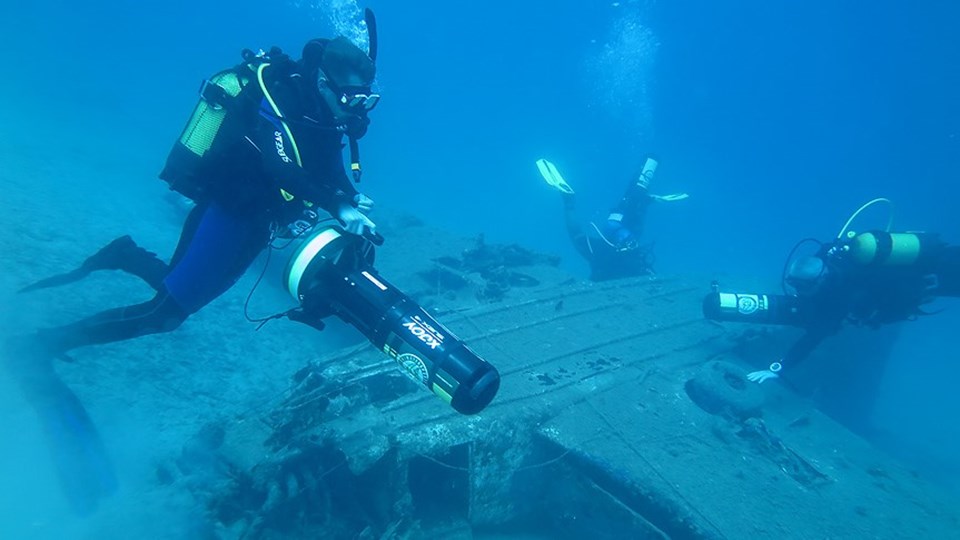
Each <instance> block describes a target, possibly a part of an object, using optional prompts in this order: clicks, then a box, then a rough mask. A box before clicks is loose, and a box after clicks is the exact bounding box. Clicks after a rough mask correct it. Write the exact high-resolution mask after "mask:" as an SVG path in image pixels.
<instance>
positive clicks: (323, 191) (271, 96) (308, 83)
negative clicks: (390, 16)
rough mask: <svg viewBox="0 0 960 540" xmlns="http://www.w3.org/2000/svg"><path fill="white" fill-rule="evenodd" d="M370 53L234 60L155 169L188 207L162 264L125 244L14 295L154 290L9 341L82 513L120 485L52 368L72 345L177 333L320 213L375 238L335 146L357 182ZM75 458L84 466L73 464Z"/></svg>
mask: <svg viewBox="0 0 960 540" xmlns="http://www.w3.org/2000/svg"><path fill="white" fill-rule="evenodd" d="M367 17H368V23H369V24H368V28H371V29H373V28H375V26H374V25H373V21H372V13H370V12H369V11H368V12H367ZM375 59H376V36H375V33H374V32H373V31H371V33H370V48H369V51H363V50H361V49H360V48H358V47H357V46H355V45H354V44H353V43H351V42H350V41H349V40H348V39H346V38H344V37H337V38H334V39H314V40H311V41H309V42H308V43H307V44H306V45H305V46H304V49H303V53H302V57H301V59H300V60H298V61H294V60H292V59H290V58H289V57H288V56H287V55H285V54H283V53H282V51H280V50H279V49H276V48H274V49H273V50H271V51H270V53H263V52H262V51H261V52H260V53H259V54H254V53H252V52H251V51H244V54H243V62H242V63H240V64H239V65H237V66H235V67H233V68H231V69H228V70H225V71H221V72H220V73H218V74H216V75H214V76H213V77H211V79H210V80H208V81H206V82H205V83H204V85H203V86H202V88H201V100H200V102H199V103H198V105H197V107H196V109H195V110H194V113H193V115H192V116H191V118H190V121H189V122H188V124H187V126H186V128H185V129H184V131H183V134H182V135H181V137H180V139H179V140H178V141H177V143H176V144H175V145H174V148H173V150H172V151H171V152H170V155H169V157H168V159H167V162H166V166H165V167H164V169H163V171H162V172H161V174H160V177H161V178H162V179H164V180H165V181H167V182H168V183H169V184H170V187H171V189H173V190H175V191H177V192H179V193H180V194H182V195H184V196H186V197H188V198H190V199H192V200H193V201H194V203H195V206H194V207H193V209H192V210H191V211H190V212H189V214H188V215H187V217H186V220H185V223H184V225H183V228H182V231H181V234H180V239H179V242H178V244H177V246H176V249H175V250H174V252H173V255H172V257H171V259H170V263H169V264H167V263H165V262H163V261H162V260H160V259H159V258H158V257H157V256H156V255H155V254H154V253H151V252H148V251H147V250H145V249H143V248H141V247H139V246H137V244H136V243H134V241H133V240H132V239H131V238H130V237H129V236H123V237H121V238H118V239H117V240H114V241H113V242H111V243H110V244H109V245H107V246H106V247H104V248H103V249H101V250H100V251H99V252H97V253H96V254H94V255H93V256H91V257H89V258H88V259H87V260H86V261H84V262H83V264H82V265H81V266H80V267H79V268H77V269H76V270H74V271H72V272H68V273H66V274H63V275H60V276H55V277H53V278H48V279H45V280H43V281H40V282H38V283H35V284H33V285H30V286H28V287H26V288H24V289H23V290H24V291H27V290H34V289H39V288H44V287H50V286H55V285H62V284H65V283H70V282H73V281H76V280H79V279H81V278H83V277H84V276H86V275H87V274H89V273H90V272H93V271H96V270H122V271H124V272H127V273H130V274H132V275H134V276H137V277H139V278H141V279H143V280H144V281H145V282H146V283H147V284H148V285H149V286H150V287H151V288H153V289H154V290H155V291H156V294H155V296H154V297H153V298H152V299H150V300H148V301H146V302H143V303H139V304H133V305H129V306H125V307H120V308H116V309H111V310H108V311H104V312H102V313H99V314H96V315H93V316H91V317H88V318H85V319H83V320H80V321H78V322H75V323H73V324H68V325H65V326H60V327H56V328H46V329H41V330H39V331H37V332H35V333H33V334H30V335H26V336H19V337H16V338H13V339H11V340H10V341H8V343H7V347H6V349H7V351H6V357H7V362H6V363H7V367H8V368H9V369H10V370H11V372H12V374H13V375H14V376H15V377H16V378H17V380H18V381H19V382H20V384H21V387H22V389H23V391H24V393H25V397H26V398H27V400H28V402H30V404H31V405H32V406H33V408H34V409H36V411H37V413H38V415H39V417H40V419H41V420H42V421H43V427H44V430H45V432H46V435H47V438H48V439H50V440H51V441H50V442H51V446H52V448H53V449H54V452H55V456H54V457H55V458H57V466H58V469H59V472H60V477H61V483H62V484H63V485H64V487H65V491H66V494H67V497H68V499H69V500H70V502H71V503H72V504H73V506H74V507H75V509H76V510H78V511H79V512H81V513H86V512H89V511H92V510H93V509H95V507H96V505H97V500H98V499H99V498H101V497H102V496H104V495H107V494H109V493H110V492H112V491H113V490H114V488H115V485H116V481H115V478H114V477H113V472H112V470H111V468H110V465H109V460H108V459H106V457H105V453H104V452H103V447H102V444H101V442H100V439H99V437H98V436H97V433H96V431H95V429H94V427H93V424H92V423H91V422H90V419H89V417H88V416H87V414H86V412H85V411H84V409H83V407H82V406H81V404H80V402H79V401H78V400H77V399H76V397H75V396H74V395H73V394H72V392H70V390H69V389H68V388H67V387H66V386H65V385H63V383H62V382H60V380H59V379H58V378H57V376H56V373H55V371H54V369H53V366H52V362H51V360H53V359H54V358H57V357H64V355H65V353H66V352H68V351H70V350H72V349H75V348H77V347H82V346H86V345H94V344H102V343H109V342H116V341H121V340H126V339H132V338H136V337H139V336H144V335H147V334H154V333H160V332H169V331H172V330H174V329H175V328H177V327H178V326H180V324H181V323H183V322H184V321H185V320H186V319H187V318H188V317H189V316H190V315H191V314H192V313H195V312H196V311H198V310H199V309H201V308H202V307H203V306H205V305H207V304H208V303H210V302H211V301H212V300H214V299H215V298H217V297H218V296H220V295H221V294H223V293H224V292H225V291H227V290H228V289H229V288H230V287H231V286H232V285H233V284H234V283H235V282H236V281H237V280H238V279H239V278H240V277H241V276H242V275H243V273H244V272H245V271H246V269H247V268H248V267H249V265H250V264H251V263H252V262H253V261H254V259H255V258H256V257H257V256H258V254H259V253H260V252H261V251H263V250H264V249H265V248H266V247H267V246H268V244H269V243H270V242H271V240H272V239H273V238H274V237H276V236H278V235H280V234H282V233H283V232H287V231H290V230H293V233H294V234H297V233H299V232H303V230H304V229H305V228H308V227H309V226H310V225H311V224H312V223H315V222H316V221H317V220H318V219H321V215H320V212H327V213H329V214H331V215H332V216H335V217H336V218H337V219H338V220H339V221H340V222H341V224H342V225H343V226H344V228H345V230H346V231H348V232H350V233H354V234H373V230H374V227H375V226H374V224H373V222H371V221H370V220H369V219H368V218H367V217H366V216H365V215H364V214H365V213H366V212H368V211H369V210H370V209H371V207H372V204H373V201H372V200H370V199H369V198H368V197H366V196H364V195H362V194H361V193H359V192H358V191H357V190H356V188H354V186H353V184H352V183H351V182H350V180H349V179H348V177H347V175H346V172H345V170H344V164H343V155H342V150H341V149H342V146H343V144H342V141H343V139H344V137H346V138H347V139H348V143H349V147H350V154H351V160H352V164H351V168H352V170H353V173H354V179H355V180H359V173H360V164H359V159H358V149H357V143H356V141H357V140H358V139H359V138H360V137H362V136H363V135H364V134H365V132H366V129H367V126H368V124H369V119H368V117H367V113H368V112H369V111H370V110H371V109H372V108H373V106H374V105H376V103H377V102H378V100H379V97H380V96H379V95H378V94H374V93H373V92H372V91H371V85H372V84H373V81H374V77H375V73H376V69H375V64H374V61H375ZM76 456H84V457H85V460H84V462H82V463H81V462H76V460H71V459H72V458H73V457H76Z"/></svg>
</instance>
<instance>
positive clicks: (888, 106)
mask: <svg viewBox="0 0 960 540" xmlns="http://www.w3.org/2000/svg"><path fill="white" fill-rule="evenodd" d="M366 6H369V7H371V8H373V9H374V10H375V12H376V13H377V17H378V21H379V26H380V33H379V39H380V57H379V59H378V66H379V74H378V82H377V86H378V89H379V90H380V92H382V94H383V96H384V98H383V101H382V103H381V105H380V106H379V107H378V109H377V110H375V111H374V113H373V124H372V126H371V130H370V133H369V135H367V137H365V138H364V140H363V141H362V142H363V146H362V150H363V157H364V164H365V170H366V172H365V178H364V180H363V184H362V189H363V190H364V191H365V192H366V193H367V194H368V195H370V196H371V197H373V198H374V199H375V200H376V201H377V202H378V203H379V204H381V205H383V206H385V207H389V208H394V209H402V210H404V211H406V212H409V213H410V214H413V215H416V216H418V217H420V218H421V219H423V220H424V221H426V222H428V223H430V224H432V225H435V226H439V227H443V228H447V229H449V230H451V231H453V232H456V233H458V234H463V235H476V234H479V233H481V232H482V233H485V234H486V236H487V238H489V239H492V240H495V241H503V242H519V243H522V244H524V245H526V246H529V247H532V248H535V249H539V250H543V251H547V252H552V253H558V254H560V255H562V257H563V258H564V262H563V265H564V266H565V267H566V268H568V269H569V270H571V271H573V272H576V273H579V274H581V275H582V274H585V273H586V271H587V268H586V265H585V264H583V263H582V262H581V261H579V260H578V259H577V256H576V253H575V252H574V251H573V250H572V248H571V247H570V246H569V245H568V241H567V238H566V237H565V235H564V233H563V230H562V221H561V217H560V203H559V201H558V200H557V198H556V196H555V194H554V193H553V192H551V191H550V190H549V189H548V188H547V187H546V186H545V185H544V184H543V182H542V180H541V179H540V178H539V176H538V174H537V172H536V168H535V166H534V161H535V160H536V159H538V158H548V159H550V160H552V161H553V162H554V163H556V164H557V166H558V167H560V169H561V170H562V171H563V172H564V174H565V176H566V177H567V179H568V181H569V182H570V183H571V184H572V185H573V186H574V187H575V189H576V190H577V192H578V196H579V207H580V210H581V212H583V214H584V217H590V216H591V215H592V216H594V217H596V216H599V215H600V214H602V213H603V212H604V211H605V210H606V209H607V207H608V206H609V205H610V204H612V203H613V202H614V201H615V200H616V198H617V197H618V196H619V195H620V193H621V190H622V188H623V186H624V184H625V182H626V181H627V180H628V179H629V178H630V175H631V174H633V173H634V172H635V170H636V169H637V167H638V166H639V165H640V163H641V161H642V157H643V156H644V155H645V154H646V153H648V152H652V153H655V154H656V155H657V156H658V157H659V159H660V162H661V166H660V169H659V171H658V176H657V181H656V183H655V185H654V186H653V190H654V191H659V192H663V193H672V192H679V191H683V192H687V193H689V194H690V195H691V197H690V199H689V200H687V201H684V202H682V203H675V204H670V205H661V206H657V207H655V208H654V209H653V211H652V212H651V214H650V216H649V226H648V228H647V234H648V236H649V237H650V239H654V240H656V250H657V267H658V270H659V271H660V272H661V273H682V274H693V275H696V276H698V277H702V278H703V279H704V280H705V281H704V282H705V283H706V281H707V280H709V279H710V278H712V277H716V276H731V275H736V276H749V277H751V278H758V279H761V280H764V281H766V282H767V283H769V284H770V286H771V287H773V286H775V285H776V283H777V279H778V277H779V272H780V269H781V265H782V262H783V258H784V257H785V256H786V254H787V252H788V251H789V249H790V247H791V246H792V245H793V243H794V242H795V241H796V240H797V239H800V238H803V237H808V236H814V237H818V238H820V239H824V240H825V239H827V238H829V237H831V236H832V235H834V234H836V232H837V231H838V230H839V228H840V227H841V226H842V224H843V222H844V220H845V219H846V218H847V216H848V215H849V214H850V213H851V212H852V211H853V210H855V209H856V208H857V207H858V206H859V205H860V204H862V203H863V202H865V201H867V200H869V199H872V198H874V197H879V196H883V197H888V198H890V199H891V200H893V201H894V203H895V209H896V214H895V219H896V222H895V223H896V227H897V228H900V229H909V230H928V231H937V232H941V233H942V234H943V236H944V238H945V239H947V240H948V241H951V242H953V243H960V221H958V220H957V218H956V200H957V197H958V194H960V188H958V187H957V186H956V181H957V180H958V179H960V100H958V99H957V91H958V88H960V43H958V38H957V35H956V28H958V25H960V4H958V3H956V2H951V1H947V0H931V1H927V2H915V3H907V2H893V1H881V2H871V3H860V4H856V3H854V4H850V3H844V2H831V1H825V0H815V1H811V2H803V3H796V2H782V1H772V2H771V1H762V0H738V1H731V2H715V1H708V0H698V1H686V0H677V1H663V2H653V1H652V0H651V1H646V2H644V1H621V2H545V1H533V2H508V1H506V0H486V1H483V2H480V1H476V0H467V1H462V2H446V3H441V2H398V1H391V2H388V1H385V0H379V1H378V0H371V1H370V2H367V3H365V4H362V7H366ZM356 9H357V6H356V4H354V3H352V2H349V1H345V0H332V1H331V2H317V1H313V2H291V1H289V0H274V1H271V2H256V1H253V0H239V1H236V2H229V3H228V2H213V3H202V2H150V1H141V2H133V1H127V2H120V1H117V0H107V1H105V2H99V3H96V5H88V4H85V3H77V2H52V1H44V0H39V1H37V2H32V3H31V2H17V3H14V2H6V3H4V5H3V6H2V7H0V47H2V50H3V51H5V52H6V54H5V58H4V72H5V76H4V81H3V84H2V86H0V97H2V98H3V106H2V107H0V129H2V130H3V131H2V132H3V135H4V136H3V140H4V141H5V142H6V144H7V145H8V149H9V152H10V154H6V153H5V154H4V155H13V154H17V153H18V152H19V149H23V148H28V147H29V148H31V149H37V148H39V149H41V150H33V153H32V154H31V155H32V156H42V155H43V154H44V150H42V149H43V148H44V146H45V145H49V149H48V151H49V152H68V153H69V152H76V153H78V154H82V155H84V156H85V157H91V156H92V159H94V160H96V161H102V162H103V163H104V164H105V166H106V167H108V168H113V169H112V170H116V169H124V170H128V171H130V172H131V175H130V176H134V175H133V174H132V173H142V174H141V175H140V176H139V177H131V178H130V179H129V183H124V184H123V185H118V186H117V187H116V191H115V192H114V193H120V194H122V195H123V196H124V197H129V198H131V200H133V199H135V200H137V201H138V202H137V205H139V206H138V208H142V210H139V209H138V210H137V211H136V212H133V211H132V210H131V211H130V212H131V214H133V215H130V216H126V218H128V220H129V221H134V219H130V218H134V215H135V216H142V220H143V221H139V220H138V222H137V224H136V225H135V226H134V227H139V228H141V229H143V230H145V231H152V229H151V226H150V225H149V224H150V223H151V221H150V220H151V219H154V218H155V217H156V215H159V213H160V211H159V210H156V211H154V210H151V208H152V207H151V206H150V204H148V203H147V202H144V201H148V202H149V201H153V200H156V198H157V196H158V194H161V193H162V192H163V187H162V185H161V183H160V182H158V181H156V180H155V179H154V178H153V176H152V175H153V174H155V172H156V171H159V169H160V167H161V166H162V164H163V159H164V158H165V156H166V153H167V151H168V149H169V147H170V144H171V142H172V141H173V140H174V139H175V137H176V136H177V135H178V134H179V131H180V129H181V127H182V123H183V121H184V119H185V115H186V114H187V112H188V111H189V110H190V109H191V107H192V106H193V104H194V103H195V100H196V93H195V91H196V88H197V87H198V85H199V82H200V81H201V80H202V79H203V78H205V77H207V76H209V75H210V74H211V73H212V72H214V71H216V70H218V69H221V68H223V67H226V66H230V65H233V64H235V63H236V62H237V61H238V59H239V57H238V52H239V50H240V49H242V48H251V49H256V48H264V49H266V48H268V47H269V46H271V45H278V46H280V47H282V48H283V49H284V50H288V51H290V52H292V53H298V51H299V48H300V47H301V46H302V44H303V43H304V42H305V41H306V40H308V39H310V38H312V37H317V36H325V35H330V34H331V33H332V32H333V31H334V28H335V27H339V28H340V29H341V30H343V31H346V30H350V29H352V28H353V27H355V26H356V19H354V18H351V15H354V14H355V13H357V11H356ZM48 140H49V141H52V142H49V143H47V142H45V141H48ZM3 166H7V167H13V166H16V167H20V168H22V170H24V171H27V173H28V174H26V175H23V176H21V178H24V180H23V181H24V182H29V181H31V180H28V178H30V177H31V174H33V171H36V170H41V171H42V170H45V169H44V167H49V166H50V165H49V164H48V163H47V162H46V160H44V159H42V158H36V157H35V158H34V159H32V160H28V161H26V162H23V163H21V162H19V161H17V162H10V163H7V164H0V167H3ZM17 170H21V169H17ZM64 176H66V175H64ZM65 180H66V179H65ZM76 182H89V184H90V191H89V192H85V191H84V189H83V188H84V185H83V184H77V183H76ZM97 182H98V179H96V178H91V179H71V187H70V189H75V190H77V191H78V193H92V195H90V197H91V199H90V200H92V201H100V200H102V197H104V196H106V195H105V194H104V193H103V191H104V189H103V187H102V185H100V184H98V183H97ZM83 204H84V199H82V198H79V199H76V207H81V208H82V206H83ZM157 204H158V205H159V204H161V203H159V202H158V203H157ZM76 207H73V206H72V205H71V208H66V209H64V212H65V215H74V214H73V213H71V212H78V210H76ZM109 208H115V209H118V212H119V214H115V215H114V217H115V218H116V219H117V220H118V221H120V218H121V217H124V216H123V212H124V210H123V208H124V206H123V205H122V204H117V205H115V206H110V207H109ZM106 212H107V213H108V214H109V212H110V210H107V211H106ZM151 212H156V214H151ZM109 219H110V218H109V216H107V217H105V218H103V219H101V220H98V221H97V220H90V221H89V222H83V223H87V225H88V227H89V228H88V229H85V230H87V231H89V234H91V235H96V236H97V237H98V240H99V239H107V238H108V237H107V236H106V235H107V233H106V232H104V231H103V229H107V228H109V227H107V226H106V225H103V226H102V228H100V225H94V222H96V223H101V224H103V223H106V222H108V221H109ZM871 219H879V218H877V217H876V216H872V217H871ZM81 224H82V223H81ZM77 226H79V225H77ZM75 234H80V233H75ZM169 234H171V233H161V232H157V233H156V235H157V237H158V238H164V239H166V238H167V237H168V236H169ZM164 235H167V236H164ZM93 243H94V244H96V243H97V242H93ZM79 251H84V250H79ZM65 259H67V260H70V259H69V258H66V257H65ZM4 294H5V295H6V294H7V292H4ZM942 307H944V308H945V311H944V312H943V313H940V314H938V315H937V316H935V317H929V318H926V319H924V320H922V321H919V322H915V323H910V324H907V325H904V328H903V329H902V332H901V334H900V337H899V339H898V341H897V345H896V346H895V354H894V359H893V361H892V363H891V365H890V366H889V368H888V376H887V378H886V379H885V382H884V384H883V395H882V396H881V400H880V403H879V404H878V407H877V413H876V417H875V422H876V424H877V425H879V426H880V427H882V428H883V429H884V430H885V431H887V432H889V433H892V435H891V436H890V437H889V438H890V439H896V440H898V441H899V442H900V444H899V446H898V449H899V451H902V453H904V454H905V455H921V456H931V455H932V456H935V457H936V458H937V459H940V460H943V461H944V462H945V463H947V464H948V466H950V467H953V468H954V470H960V462H958V461H957V459H956V458H955V456H957V455H960V432H958V431H957V430H956V428H955V427H953V426H954V424H956V423H955V422H952V421H950V422H944V419H945V418H955V417H956V415H957V414H960V400H958V398H957V394H956V392H955V387H956V384H957V381H960V365H958V364H957V362H956V357H957V345H956V341H954V337H953V336H952V335H951V331H952V330H953V329H955V328H956V327H957V326H956V325H957V324H958V323H960V315H958V314H957V311H958V310H957V308H958V307H960V306H958V305H957V304H956V303H955V302H952V303H951V302H945V303H944V304H943V306H942ZM4 309H6V308H4ZM9 316H10V314H9V313H8V314H6V315H5V316H4V319H5V320H6V319H8V318H9ZM11 459H12V458H11ZM917 459H918V460H920V459H921V458H917ZM47 482H49V479H47ZM952 487H954V488H957V489H960V488H958V487H957V486H952ZM0 536H3V534H2V518H0Z"/></svg>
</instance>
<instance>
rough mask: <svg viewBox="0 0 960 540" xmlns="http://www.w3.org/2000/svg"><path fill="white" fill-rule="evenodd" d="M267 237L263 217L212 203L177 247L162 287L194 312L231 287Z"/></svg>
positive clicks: (187, 309)
mask: <svg viewBox="0 0 960 540" xmlns="http://www.w3.org/2000/svg"><path fill="white" fill-rule="evenodd" d="M269 238H270V229H269V226H268V222H267V221H266V220H265V219H262V218H257V217H254V218H250V217H247V216H237V215H235V214H232V213H230V212H228V211H227V210H225V209H224V208H222V207H221V206H220V205H217V204H211V205H209V206H208V207H207V209H206V210H205V211H204V213H203V219H202V220H201V221H200V223H199V225H198V227H197V232H196V234H194V235H193V238H192V240H191V241H190V242H189V243H188V244H186V245H185V246H182V247H181V246H178V247H177V252H176V253H175V254H174V259H173V263H172V264H171V270H170V273H168V274H167V276H166V278H164V280H163V285H164V288H165V289H166V290H167V291H169V292H170V296H171V297H173V299H174V300H175V301H176V303H177V304H179V305H180V307H181V308H182V309H183V310H184V311H185V312H186V313H194V312H196V311H197V310H199V309H200V308H202V307H203V306H205V305H207V304H209V303H210V302H211V301H212V300H213V299H215V298H217V297H218V296H220V295H221V294H223V293H224V292H226V290H227V289H229V288H230V287H232V286H233V284H234V283H236V281H237V280H238V279H240V277H241V276H242V275H243V273H244V272H245V271H246V270H247V268H248V267H249V266H250V264H251V263H252V262H253V261H254V259H256V257H257V255H259V254H260V252H261V251H263V249H264V248H265V247H266V245H267V242H268V241H269Z"/></svg>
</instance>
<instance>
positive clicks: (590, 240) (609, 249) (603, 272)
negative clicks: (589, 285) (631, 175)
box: [537, 157, 687, 281]
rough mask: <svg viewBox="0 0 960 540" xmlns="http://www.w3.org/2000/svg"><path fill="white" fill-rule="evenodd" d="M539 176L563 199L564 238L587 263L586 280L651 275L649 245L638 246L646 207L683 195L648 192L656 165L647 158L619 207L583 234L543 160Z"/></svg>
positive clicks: (568, 196)
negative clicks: (568, 237) (603, 220)
mask: <svg viewBox="0 0 960 540" xmlns="http://www.w3.org/2000/svg"><path fill="white" fill-rule="evenodd" d="M537 167H538V169H539V170H540V174H541V175H542V176H543V178H544V180H546V182H547V184H549V185H550V186H552V187H554V188H556V189H557V190H558V191H560V193H561V195H562V196H563V206H564V220H565V222H566V227H567V234H568V235H569V236H570V240H571V241H572V242H573V245H574V247H575V248H576V249H577V252H578V253H580V255H581V256H582V257H583V258H584V259H586V260H587V262H588V263H590V279H591V280H593V281H605V280H608V279H619V278H625V277H633V276H641V275H646V274H652V273H653V260H652V258H653V257H652V249H653V246H652V244H641V243H640V237H641V236H642V234H643V226H644V221H645V219H646V215H647V209H648V208H649V206H650V203H652V202H654V201H664V202H670V201H679V200H683V199H686V198H687V194H686V193H675V194H671V195H653V194H651V193H649V192H648V190H647V189H648V187H649V185H650V181H651V180H652V179H653V175H654V172H656V170H657V161H656V160H655V159H653V158H650V157H648V158H647V159H646V160H645V161H644V164H643V169H642V170H641V172H640V174H639V175H637V179H636V180H631V181H630V183H629V184H628V185H627V189H626V191H625V192H624V194H623V196H622V197H621V198H620V201H619V203H618V204H617V206H616V207H614V208H613V209H612V210H611V211H610V213H609V214H608V215H607V219H606V221H605V222H604V223H603V225H602V226H598V225H597V224H595V223H590V227H591V229H592V230H591V231H586V232H585V231H584V230H583V227H582V226H581V224H580V222H579V221H578V220H577V216H576V212H575V204H574V203H575V200H574V193H573V189H572V188H571V187H570V185H569V184H567V182H566V181H565V180H564V179H563V177H562V176H561V175H560V172H559V171H558V170H557V168H556V167H555V166H554V165H553V163H550V162H549V161H547V160H545V159H541V160H538V161H537Z"/></svg>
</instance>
